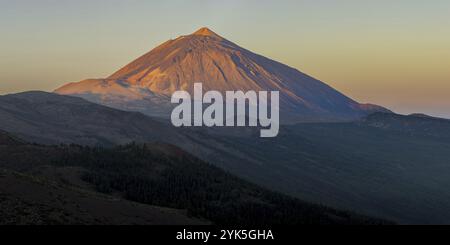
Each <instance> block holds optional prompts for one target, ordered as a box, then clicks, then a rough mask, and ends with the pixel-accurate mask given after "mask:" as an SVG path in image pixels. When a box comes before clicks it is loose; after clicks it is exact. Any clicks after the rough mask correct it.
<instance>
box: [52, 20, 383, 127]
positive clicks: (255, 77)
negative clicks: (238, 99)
mask: <svg viewBox="0 0 450 245" xmlns="http://www.w3.org/2000/svg"><path fill="white" fill-rule="evenodd" d="M200 82H201V83H202V84H203V89H204V90H205V91H212V90H214V91H219V92H221V93H225V92H226V91H243V92H247V91H256V92H259V91H279V95H280V98H279V99H280V123H281V124H290V123H296V122H324V121H350V120H355V119H358V118H361V117H364V116H366V115H368V114H371V113H373V112H378V111H383V112H389V110H387V109H385V108H382V107H380V106H375V105H373V106H372V105H371V106H368V105H364V104H360V103H358V102H356V101H354V100H352V99H351V98H349V97H347V96H345V95H344V94H342V93H340V92H339V91H337V90H335V89H333V88H332V87H330V86H328V85H327V84H325V83H323V82H321V81H319V80H317V79H315V78H313V77H311V76H308V75H306V74H304V73H302V72H300V71H299V70H297V69H295V68H292V67H289V66H287V65H284V64H282V63H280V62H277V61H274V60H272V59H269V58H266V57H264V56H261V55H258V54H255V53H253V52H251V51H249V50H247V49H245V48H242V47H240V46H239V45H237V44H235V43H233V42H231V41H228V40H227V39H225V38H223V37H221V36H220V35H218V34H216V33H215V32H213V31H212V30H210V29H208V28H206V27H204V28H201V29H199V30H198V31H196V32H194V33H193V34H190V35H186V36H181V37H179V38H176V39H174V40H169V41H167V42H165V43H163V44H161V45H159V46H158V47H156V48H154V49H153V50H151V51H150V52H148V53H146V54H144V55H143V56H141V57H139V58H137V59H136V60H134V61H132V62H131V63H129V64H128V65H126V66H124V67H123V68H122V69H120V70H118V71H117V72H115V73H113V74H112V75H111V76H109V77H107V78H106V79H90V80H85V81H82V82H79V83H71V84H68V85H66V86H63V87H61V88H59V89H57V90H56V91H55V92H56V93H60V94H65V95H73V96H79V97H82V98H85V99H87V100H90V101H92V102H95V103H100V104H104V105H107V106H111V107H114V108H118V109H122V110H130V111H139V112H143V113H144V114H147V115H150V116H158V117H164V118H170V115H171V111H172V109H173V106H172V105H171V103H170V98H171V96H172V94H173V93H174V92H176V91H180V90H185V91H187V92H189V93H191V94H193V88H194V84H195V83H200Z"/></svg>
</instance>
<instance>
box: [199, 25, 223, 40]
mask: <svg viewBox="0 0 450 245" xmlns="http://www.w3.org/2000/svg"><path fill="white" fill-rule="evenodd" d="M192 35H197V36H208V37H218V38H221V37H220V36H219V35H217V34H216V33H215V32H213V31H211V29H209V28H208V27H202V28H200V29H198V30H197V31H196V32H194V33H193V34H192Z"/></svg>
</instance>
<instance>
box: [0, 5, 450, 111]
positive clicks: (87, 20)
mask: <svg viewBox="0 0 450 245" xmlns="http://www.w3.org/2000/svg"><path fill="white" fill-rule="evenodd" d="M202 26H208V27H210V28H211V29H212V30H214V31H215V32H217V33H218V34H220V35H222V36H224V37H226V38H227V39H229V40H231V41H233V42H235V43H237V44H239V45H241V46H243V47H245V48H247V49H250V50H252V51H254V52H256V53H259V54H262V55H265V56H268V57H270V58H273V59H275V60H278V61H281V62H283V63H285V64H288V65H290V66H293V67H295V68H298V69H299V70H301V71H303V72H305V73H308V74H309V75H312V76H314V77H316V78H318V79H320V80H322V81H324V82H326V83H328V84H330V85H331V86H333V87H335V88H336V89H338V90H340V91H342V92H344V93H345V94H347V95H348V96H350V97H352V98H354V99H356V100H358V101H360V102H371V103H376V104H380V105H383V106H386V107H389V108H391V109H393V110H395V111H396V112H400V113H412V112H425V113H428V114H431V115H436V116H445V117H450V1H448V0H442V1H440V0H432V1H425V0H420V1H416V0H377V1H372V0H371V1H364V0H340V1H338V0H336V1H332V0H328V1H325V0H310V1H307V0H303V1H301V0H295V1H294V0H293V1H275V0H273V1H261V0H259V1H256V0H254V1H250V0H249V1H243V0H240V1H229V0H227V1H224V0H218V1H211V0H209V1H206V0H203V1H201V0H197V1H194V0H192V1H186V0H185V1H181V0H180V1H170V0H169V1H138V0H128V1H125V0H90V1H87V0H86V1H83V0H0V33H1V34H0V35H1V36H0V94H5V93H12V92H19V91H25V90H46V91H52V90H53V89H55V88H57V87H58V86H60V85H62V84H64V83H66V82H73V81H79V80H82V79H85V78H101V77H106V76H108V75H110V74H112V73H113V72H114V71H116V70H117V69H118V68H120V67H121V66H124V65H126V64H127V63H128V62H130V61H131V60H133V59H134V58H136V57H138V56H140V55H142V54H144V53H145V52H147V51H149V50H150V49H152V48H153V47H155V46H156V45H157V44H159V43H161V42H163V41H166V40H167V39H170V38H175V37H177V36H179V35H183V34H189V33H191V32H193V31H195V30H196V29H198V28H199V27H202Z"/></svg>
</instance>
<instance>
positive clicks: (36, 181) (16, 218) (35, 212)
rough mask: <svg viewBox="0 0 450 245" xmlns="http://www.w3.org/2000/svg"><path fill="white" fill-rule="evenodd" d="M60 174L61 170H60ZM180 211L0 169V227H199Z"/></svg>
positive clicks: (193, 219)
mask: <svg viewBox="0 0 450 245" xmlns="http://www.w3.org/2000/svg"><path fill="white" fill-rule="evenodd" d="M60 170H61V169H60ZM75 171H76V169H65V170H64V171H62V170H61V173H65V174H67V173H71V172H75ZM208 223H209V222H207V221H205V220H200V219H196V218H192V217H188V216H187V215H186V213H185V212H184V211H181V210H176V209H169V208H161V207H157V206H150V205H145V204H140V203H136V202H131V201H127V200H124V199H121V198H118V197H112V196H107V195H103V194H100V193H98V192H95V191H93V190H89V189H82V188H79V187H76V186H72V185H68V184H67V183H61V182H58V181H55V180H53V179H48V178H43V177H36V176H31V175H28V174H21V173H17V172H13V171H8V170H2V169H0V225H49V224H50V225H108V224H123V225H133V224H136V225H174V224H178V225H201V224H208Z"/></svg>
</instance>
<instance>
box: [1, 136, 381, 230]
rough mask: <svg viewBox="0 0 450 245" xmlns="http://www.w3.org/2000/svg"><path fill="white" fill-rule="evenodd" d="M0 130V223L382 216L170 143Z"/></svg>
mask: <svg viewBox="0 0 450 245" xmlns="http://www.w3.org/2000/svg"><path fill="white" fill-rule="evenodd" d="M1 134H2V135H3V136H2V137H0V139H6V140H5V141H4V142H0V168H3V169H8V170H2V172H1V174H0V183H1V188H0V190H1V192H0V193H1V195H0V206H1V207H2V210H3V211H2V212H1V213H0V215H1V220H2V221H3V223H32V224H34V223H35V224H53V223H63V224H66V223H83V224H84V223H86V224H97V223H100V224H103V223H105V224H123V223H125V224H126V223H139V224H142V223H149V224H161V223H163V224H180V223H181V224H183V223H184V224H200V223H205V221H201V220H209V221H211V222H212V223H214V224H230V225H238V224H239V225H272V224H381V223H384V222H383V221H380V220H376V219H371V218H367V217H364V216H359V215H355V214H353V213H350V212H343V211H337V210H334V209H330V208H326V207H323V206H319V205H313V204H309V203H306V202H302V201H300V200H298V199H295V198H291V197H287V196H284V195H282V194H277V193H274V192H271V191H268V190H265V189H263V188H260V187H257V186H255V185H252V184H249V183H247V182H245V181H242V180H240V179H238V178H236V177H233V176H231V175H229V174H227V173H225V172H223V171H222V170H220V169H218V168H215V167H213V166H210V165H208V164H207V163H204V162H202V161H200V160H198V159H197V158H195V157H193V156H191V155H189V154H187V153H185V152H184V151H182V150H180V149H179V148H176V147H173V146H169V145H164V144H150V145H145V144H144V145H138V144H131V145H127V146H119V147H115V148H111V149H104V148H89V147H81V146H74V145H73V146H40V145H29V144H26V143H22V142H11V141H10V139H11V138H12V137H9V136H8V135H7V134H5V133H1ZM17 172H20V174H19V173H17ZM97 191H98V192H102V193H104V195H100V194H98V193H96V192H97ZM122 198H123V199H126V200H130V201H134V202H130V201H125V200H123V199H122ZM137 203H141V204H137ZM144 204H148V205H156V206H164V207H169V208H175V209H178V210H186V212H187V215H189V217H195V218H189V217H187V216H185V215H183V213H181V212H180V211H176V210H173V209H167V208H158V207H155V206H147V205H144ZM21 210H24V211H22V212H21Z"/></svg>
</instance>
